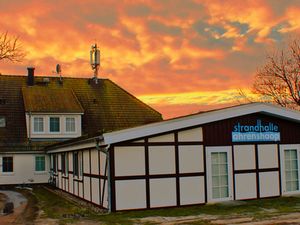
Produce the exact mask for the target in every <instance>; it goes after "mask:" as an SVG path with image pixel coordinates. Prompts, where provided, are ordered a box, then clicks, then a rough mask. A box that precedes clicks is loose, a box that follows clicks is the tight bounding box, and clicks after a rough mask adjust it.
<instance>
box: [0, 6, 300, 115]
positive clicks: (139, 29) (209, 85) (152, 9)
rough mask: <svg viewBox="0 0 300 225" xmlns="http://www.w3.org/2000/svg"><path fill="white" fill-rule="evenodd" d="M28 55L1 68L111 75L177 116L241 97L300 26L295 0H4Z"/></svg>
mask: <svg viewBox="0 0 300 225" xmlns="http://www.w3.org/2000/svg"><path fill="white" fill-rule="evenodd" d="M0 15H1V20H0V33H3V32H6V31H7V32H8V33H9V35H12V36H18V37H19V40H20V42H21V44H22V46H23V50H24V51H25V52H26V57H25V58H24V59H23V61H22V62H19V63H11V62H8V61H3V60H2V61H0V73H1V74H10V75H14V74H15V75H26V74H27V69H26V68H27V67H28V66H34V67H35V68H36V70H35V73H36V74H37V75H46V76H56V75H55V72H54V71H55V67H56V64H60V65H61V67H62V75H63V76H68V77H92V76H93V71H92V69H91V66H90V64H89V51H90V47H91V45H92V44H94V43H97V44H98V46H100V51H101V67H100V73H99V77H100V78H109V79H111V80H112V81H114V82H115V83H117V84H118V85H120V86H121V87H123V88H124V89H126V90H127V91H128V92H130V93H132V94H133V95H135V96H137V97H138V98H139V99H141V100H142V101H144V102H145V103H147V104H149V105H150V106H152V107H153V108H154V109H156V110H158V111H159V112H161V113H162V114H163V117H164V118H172V117H177V116H182V115H187V114H190V113H197V112H200V111H205V110H209V109H215V108H221V107H226V106H230V105H233V104H237V103H238V94H237V92H238V91H237V90H238V89H240V88H241V89H244V90H246V92H247V90H249V89H250V88H251V84H252V82H253V78H254V75H255V73H256V71H257V69H258V68H259V67H261V66H262V65H263V64H264V62H265V59H266V55H267V54H268V53H269V52H270V51H273V50H274V49H276V48H277V47H278V46H281V45H283V43H287V42H288V40H290V39H291V38H294V37H296V36H297V35H298V34H299V33H300V1H299V0H264V1H263V0H255V1H253V0H249V1H247V0H243V1H241V0H157V1H154V0H153V1H148V0H144V1H138V0H124V1H122V0H84V1H83V0H82V1H81V0H72V1H71V0H64V1H60V0H26V1H24V0H0Z"/></svg>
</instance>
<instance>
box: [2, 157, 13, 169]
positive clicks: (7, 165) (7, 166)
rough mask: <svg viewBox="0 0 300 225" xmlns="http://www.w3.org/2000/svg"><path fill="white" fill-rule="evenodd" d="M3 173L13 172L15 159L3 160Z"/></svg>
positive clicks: (5, 158)
mask: <svg viewBox="0 0 300 225" xmlns="http://www.w3.org/2000/svg"><path fill="white" fill-rule="evenodd" d="M2 172H13V157H3V158H2Z"/></svg>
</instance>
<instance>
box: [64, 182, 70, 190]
mask: <svg viewBox="0 0 300 225" xmlns="http://www.w3.org/2000/svg"><path fill="white" fill-rule="evenodd" d="M65 184H66V185H65V187H66V190H65V191H68V190H69V180H68V179H65Z"/></svg>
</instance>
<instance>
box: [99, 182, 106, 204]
mask: <svg viewBox="0 0 300 225" xmlns="http://www.w3.org/2000/svg"><path fill="white" fill-rule="evenodd" d="M104 181H105V180H104V179H101V184H100V185H101V200H102V199H103V205H102V206H103V207H104V208H107V207H108V199H107V197H108V192H107V180H106V181H105V186H104V196H103V195H102V194H103V193H102V192H103V185H104Z"/></svg>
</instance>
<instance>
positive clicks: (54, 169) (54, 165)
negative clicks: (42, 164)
mask: <svg viewBox="0 0 300 225" xmlns="http://www.w3.org/2000/svg"><path fill="white" fill-rule="evenodd" d="M56 169H57V167H56V155H55V154H54V155H52V170H53V172H54V173H56Z"/></svg>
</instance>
